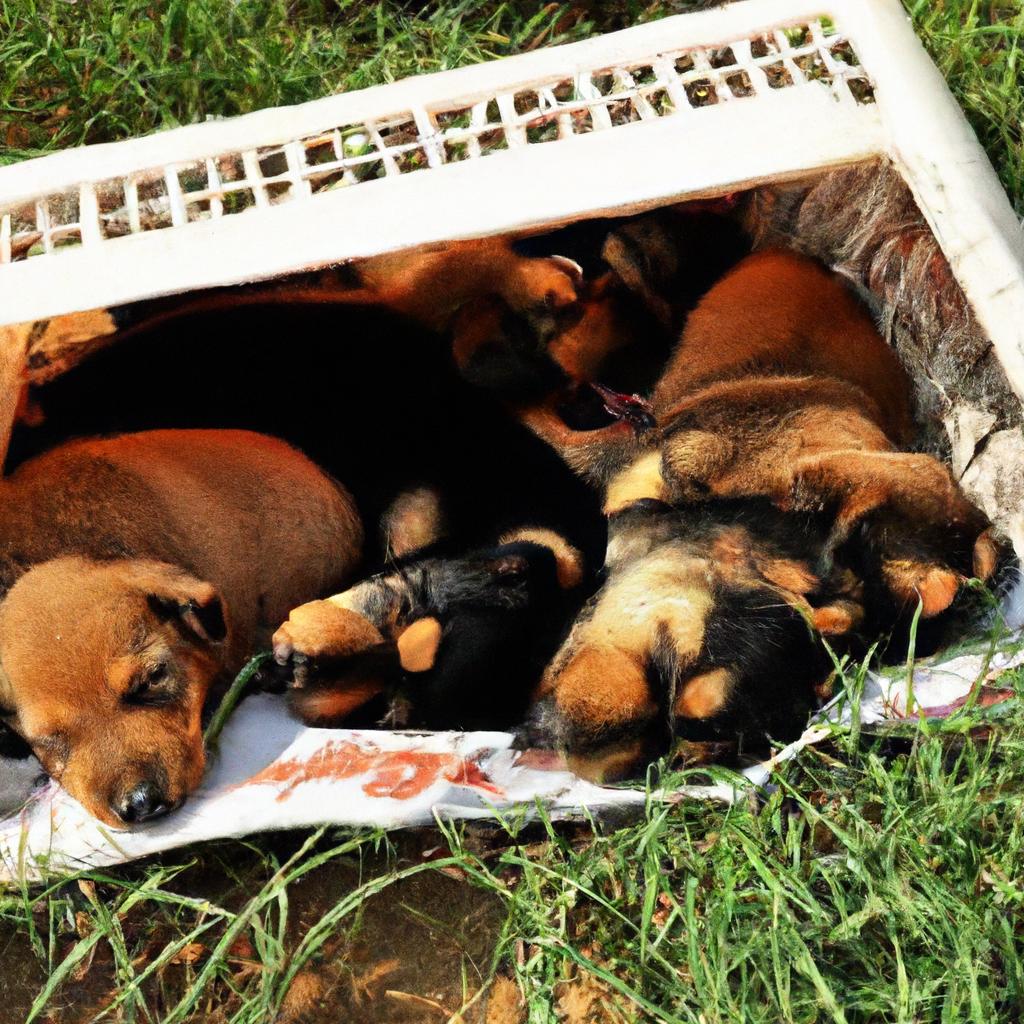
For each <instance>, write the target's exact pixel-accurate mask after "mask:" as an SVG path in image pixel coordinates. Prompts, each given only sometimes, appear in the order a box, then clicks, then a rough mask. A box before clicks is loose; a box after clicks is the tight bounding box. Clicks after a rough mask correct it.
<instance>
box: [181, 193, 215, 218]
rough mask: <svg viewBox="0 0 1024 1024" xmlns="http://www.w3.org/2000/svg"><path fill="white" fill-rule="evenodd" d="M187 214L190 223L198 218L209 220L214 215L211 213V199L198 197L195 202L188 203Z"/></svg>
mask: <svg viewBox="0 0 1024 1024" xmlns="http://www.w3.org/2000/svg"><path fill="white" fill-rule="evenodd" d="M185 216H186V217H187V219H188V222H189V224H193V223H195V221H198V220H209V219H210V218H211V216H212V214H211V213H210V200H209V199H196V200H195V201H194V202H191V203H187V204H186V206H185Z"/></svg>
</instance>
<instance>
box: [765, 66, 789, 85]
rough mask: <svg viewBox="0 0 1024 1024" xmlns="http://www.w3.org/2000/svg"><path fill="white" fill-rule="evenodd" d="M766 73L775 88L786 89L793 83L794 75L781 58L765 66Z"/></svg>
mask: <svg viewBox="0 0 1024 1024" xmlns="http://www.w3.org/2000/svg"><path fill="white" fill-rule="evenodd" d="M764 73H765V76H766V77H767V79H768V84H769V85H770V86H771V87H772V88H773V89H785V88H787V87H788V86H790V85H792V84H793V76H792V75H791V74H790V73H789V70H788V69H787V67H786V65H785V64H783V63H782V61H781V60H780V61H777V62H776V63H775V64H769V65H768V66H767V67H765V69H764Z"/></svg>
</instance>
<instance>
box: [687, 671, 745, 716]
mask: <svg viewBox="0 0 1024 1024" xmlns="http://www.w3.org/2000/svg"><path fill="white" fill-rule="evenodd" d="M732 683H733V679H732V673H730V672H729V670H728V669H725V668H715V669H712V670H711V671H710V672H705V673H704V674H703V675H699V676H694V677H693V678H692V679H690V680H689V681H688V682H687V683H686V684H685V686H683V690H682V693H680V694H679V696H678V697H677V698H676V706H675V713H676V714H677V715H678V716H679V717H680V718H711V717H712V715H715V714H717V713H718V712H719V711H721V710H722V708H723V707H724V705H725V702H726V700H727V699H728V697H729V691H730V690H731V688H732Z"/></svg>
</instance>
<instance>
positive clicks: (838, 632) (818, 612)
mask: <svg viewBox="0 0 1024 1024" xmlns="http://www.w3.org/2000/svg"><path fill="white" fill-rule="evenodd" d="M811 618H812V621H813V622H814V628H815V629H816V630H817V631H818V632H819V633H821V634H822V635H824V636H842V635H843V634H845V633H849V632H850V631H851V630H853V629H856V627H857V626H859V625H860V623H861V621H862V620H863V619H864V609H863V608H862V607H861V605H859V604H858V603H857V602H856V601H836V602H835V604H828V605H825V606H823V607H821V608H815V609H813V613H812V616H811Z"/></svg>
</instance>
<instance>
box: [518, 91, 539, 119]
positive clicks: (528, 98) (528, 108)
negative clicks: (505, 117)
mask: <svg viewBox="0 0 1024 1024" xmlns="http://www.w3.org/2000/svg"><path fill="white" fill-rule="evenodd" d="M514 104H515V109H516V113H517V114H519V115H520V117H523V116H525V115H528V114H538V113H540V97H539V96H538V95H537V93H536V92H534V91H533V90H532V89H528V90H526V92H517V93H516V95H515V99H514Z"/></svg>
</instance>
